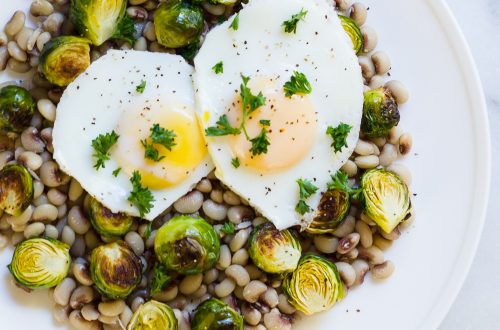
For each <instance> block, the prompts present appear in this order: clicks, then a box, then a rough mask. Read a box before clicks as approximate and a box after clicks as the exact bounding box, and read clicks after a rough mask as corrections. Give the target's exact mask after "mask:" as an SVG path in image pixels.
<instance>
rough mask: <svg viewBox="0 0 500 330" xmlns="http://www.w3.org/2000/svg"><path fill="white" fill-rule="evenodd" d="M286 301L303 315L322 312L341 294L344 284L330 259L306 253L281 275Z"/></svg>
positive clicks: (339, 297) (341, 296)
mask: <svg viewBox="0 0 500 330" xmlns="http://www.w3.org/2000/svg"><path fill="white" fill-rule="evenodd" d="M282 285H283V291H284V292H285V293H286V295H287V296H288V301H289V302H290V304H292V305H293V306H294V307H295V308H297V309H298V310H299V311H301V312H303V313H304V314H306V315H311V314H314V313H318V312H322V311H325V310H328V309H330V308H332V306H333V305H334V304H335V303H336V302H337V301H339V300H341V299H342V298H343V297H344V286H343V284H342V281H341V279H340V275H339V273H338V271H337V267H335V264H334V263H333V262H331V261H330V260H328V259H326V258H323V257H320V256H316V255H312V254H306V255H304V256H302V258H300V261H299V264H298V266H297V269H295V271H293V272H292V273H288V274H286V275H285V277H284V278H283V283H282Z"/></svg>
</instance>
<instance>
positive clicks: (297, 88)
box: [283, 71, 312, 97]
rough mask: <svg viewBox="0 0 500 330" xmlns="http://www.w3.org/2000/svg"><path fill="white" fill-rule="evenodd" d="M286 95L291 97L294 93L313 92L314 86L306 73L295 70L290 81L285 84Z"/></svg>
mask: <svg viewBox="0 0 500 330" xmlns="http://www.w3.org/2000/svg"><path fill="white" fill-rule="evenodd" d="M283 89H284V90H285V96H286V97H291V96H292V95H294V94H311V92H312V87H311V84H310V83H309V81H308V80H307V77H306V75H305V74H303V73H301V72H298V71H294V72H293V76H292V77H291V78H290V81H287V82H286V83H285V85H283Z"/></svg>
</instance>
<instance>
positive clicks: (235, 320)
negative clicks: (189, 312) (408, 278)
mask: <svg viewBox="0 0 500 330" xmlns="http://www.w3.org/2000/svg"><path fill="white" fill-rule="evenodd" d="M191 329H192V330H207V329H210V330H216V329H221V330H222V329H224V330H243V317H242V316H241V315H240V314H239V313H237V312H236V311H235V310H234V309H232V308H231V307H229V306H228V305H226V304H224V303H223V302H222V301H220V300H219V299H215V298H210V299H208V300H205V301H204V302H202V303H201V304H200V305H198V307H196V309H195V311H194V313H193V319H192V321H191Z"/></svg>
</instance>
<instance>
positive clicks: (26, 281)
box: [7, 238, 71, 289]
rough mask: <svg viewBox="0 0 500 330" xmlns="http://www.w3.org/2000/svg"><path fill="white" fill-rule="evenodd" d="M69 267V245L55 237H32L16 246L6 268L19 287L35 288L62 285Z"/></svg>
mask: <svg viewBox="0 0 500 330" xmlns="http://www.w3.org/2000/svg"><path fill="white" fill-rule="evenodd" d="M70 265H71V257H70V255H69V246H68V245H67V244H65V243H63V242H59V241H58V240H55V239H52V238H31V239H28V240H26V241H23V242H21V243H19V244H17V246H16V250H15V251H14V255H13V256H12V261H11V263H10V265H8V266H7V268H9V271H10V273H11V274H12V276H14V278H15V279H16V281H17V282H18V283H19V284H21V285H23V286H25V287H27V288H31V289H36V288H51V287H54V286H56V285H57V284H59V283H60V282H61V281H62V280H63V279H64V278H65V277H66V276H67V275H68V272H69V267H70Z"/></svg>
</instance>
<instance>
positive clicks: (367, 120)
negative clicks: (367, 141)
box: [361, 87, 399, 137]
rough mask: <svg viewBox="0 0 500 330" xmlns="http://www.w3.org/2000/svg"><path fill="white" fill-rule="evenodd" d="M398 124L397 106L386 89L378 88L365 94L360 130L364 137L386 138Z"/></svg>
mask: <svg viewBox="0 0 500 330" xmlns="http://www.w3.org/2000/svg"><path fill="white" fill-rule="evenodd" d="M398 123H399V110H398V104H397V103H396V100H395V99H394V97H393V96H392V95H391V92H390V91H389V90H388V89H387V88H385V87H380V88H377V89H372V90H369V91H367V92H366V93H365V99H364V102H363V118H362V119H361V130H362V131H363V133H364V134H365V135H366V136H368V137H384V136H387V135H388V134H389V131H390V129H391V128H392V127H394V126H396V125H397V124H398Z"/></svg>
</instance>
